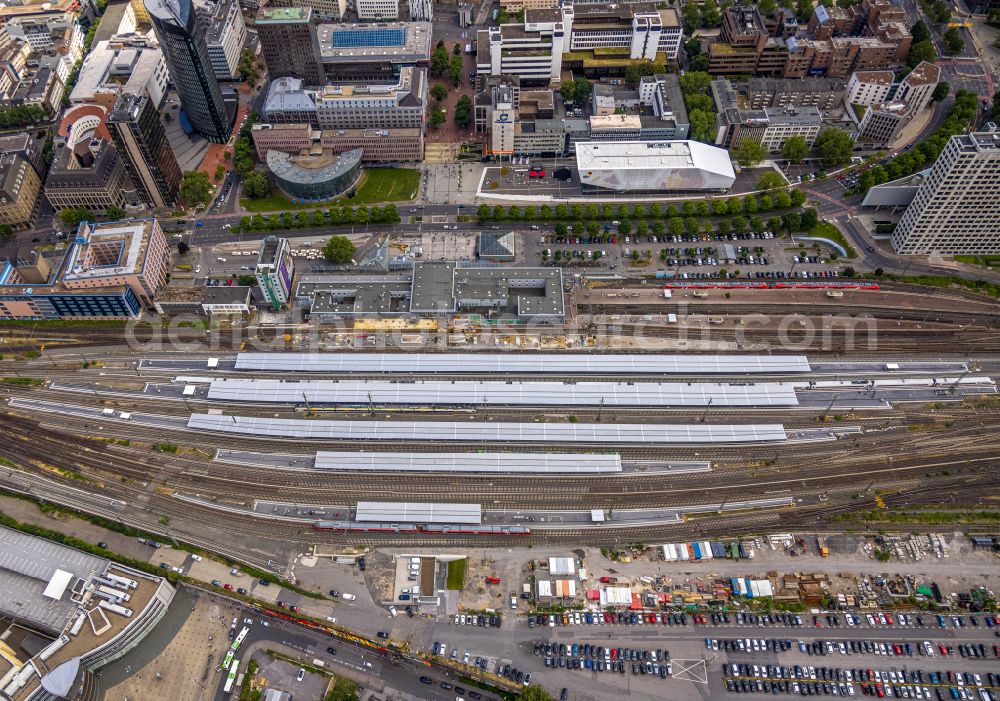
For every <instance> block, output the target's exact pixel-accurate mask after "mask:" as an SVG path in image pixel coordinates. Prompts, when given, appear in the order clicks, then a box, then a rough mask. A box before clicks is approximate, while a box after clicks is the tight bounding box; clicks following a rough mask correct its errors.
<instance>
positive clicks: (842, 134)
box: [816, 129, 854, 166]
mask: <svg viewBox="0 0 1000 701" xmlns="http://www.w3.org/2000/svg"><path fill="white" fill-rule="evenodd" d="M853 151H854V141H853V140H852V139H851V136H850V134H848V133H847V132H846V131H842V130H840V129H827V130H826V131H824V132H823V133H821V134H820V135H819V136H818V137H816V152H817V153H818V154H819V155H820V157H821V158H822V159H823V162H824V163H826V164H827V165H833V166H839V165H843V164H845V163H849V162H850V161H851V154H852V153H853Z"/></svg>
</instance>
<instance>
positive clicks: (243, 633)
mask: <svg viewBox="0 0 1000 701" xmlns="http://www.w3.org/2000/svg"><path fill="white" fill-rule="evenodd" d="M249 632H250V627H249V626H243V630H241V631H240V634H239V635H237V636H236V640H234V641H233V644H232V646H231V647H230V649H231V650H232V651H233V652H236V651H237V650H239V649H240V645H242V644H243V641H244V640H246V637H247V633H249Z"/></svg>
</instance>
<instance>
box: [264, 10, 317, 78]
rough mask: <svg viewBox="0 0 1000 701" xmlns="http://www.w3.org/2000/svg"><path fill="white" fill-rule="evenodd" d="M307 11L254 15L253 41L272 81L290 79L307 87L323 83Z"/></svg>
mask: <svg viewBox="0 0 1000 701" xmlns="http://www.w3.org/2000/svg"><path fill="white" fill-rule="evenodd" d="M312 15H313V11H312V8H311V7H272V6H269V7H265V8H262V9H261V10H260V12H258V13H257V19H256V27H257V38H258V40H259V41H260V47H261V50H262V51H263V53H264V63H265V64H267V74H268V75H269V76H270V77H271V78H272V80H273V79H274V78H282V77H285V76H293V77H296V78H301V79H302V80H303V81H304V82H305V83H306V84H307V85H316V86H319V85H322V84H323V83H324V82H326V74H325V72H324V70H323V58H322V56H321V55H320V50H319V38H318V36H317V34H316V25H315V24H314V23H313V16H312Z"/></svg>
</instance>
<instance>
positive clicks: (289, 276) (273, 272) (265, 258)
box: [254, 236, 295, 310]
mask: <svg viewBox="0 0 1000 701" xmlns="http://www.w3.org/2000/svg"><path fill="white" fill-rule="evenodd" d="M254 273H255V275H256V276H257V285H258V286H259V287H260V289H261V291H263V293H264V296H265V298H266V299H267V301H268V302H269V303H270V304H271V308H272V309H274V310H278V309H281V308H282V307H284V306H285V305H287V304H288V300H289V299H290V298H291V296H292V280H293V278H294V277H295V261H294V260H292V253H291V247H290V246H289V244H288V239H284V238H280V237H278V236H266V237H264V240H263V241H262V242H261V247H260V254H259V255H258V256H257V266H256V267H255V268H254Z"/></svg>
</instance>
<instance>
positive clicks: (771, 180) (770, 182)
mask: <svg viewBox="0 0 1000 701" xmlns="http://www.w3.org/2000/svg"><path fill="white" fill-rule="evenodd" d="M784 186H785V179H784V178H783V177H781V176H780V175H778V174H777V173H775V172H774V171H768V172H766V173H764V174H763V175H762V176H760V180H758V181H757V189H758V190H764V191H768V190H777V189H778V188H779V187H784ZM762 209H763V208H762ZM768 209H770V207H768Z"/></svg>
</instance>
